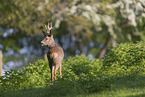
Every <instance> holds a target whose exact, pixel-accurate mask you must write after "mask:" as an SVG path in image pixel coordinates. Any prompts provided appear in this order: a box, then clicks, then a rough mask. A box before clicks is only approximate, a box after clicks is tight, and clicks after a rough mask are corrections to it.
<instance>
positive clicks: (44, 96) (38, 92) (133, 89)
mask: <svg viewBox="0 0 145 97" xmlns="http://www.w3.org/2000/svg"><path fill="white" fill-rule="evenodd" d="M112 80H113V82H112V84H111V85H112V88H111V89H107V90H104V91H100V92H98V93H90V94H88V93H86V94H85V93H84V94H80V95H79V94H77V95H76V94H75V95H73V93H72V94H70V95H65V96H66V97H145V73H144V74H140V75H138V76H125V77H121V78H115V79H112ZM53 91H54V90H50V89H49V88H48V87H39V88H32V89H23V90H17V91H7V92H5V93H3V94H2V97H58V96H59V94H55V93H56V92H54V94H53V93H52V92H53ZM50 94H51V95H50ZM65 96H63V97H65ZM59 97H60V96H59Z"/></svg>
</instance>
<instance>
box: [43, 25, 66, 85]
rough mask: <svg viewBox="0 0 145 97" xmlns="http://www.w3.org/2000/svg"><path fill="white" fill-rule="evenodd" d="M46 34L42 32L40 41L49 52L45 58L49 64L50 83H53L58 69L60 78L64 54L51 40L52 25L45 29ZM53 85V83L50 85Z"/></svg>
mask: <svg viewBox="0 0 145 97" xmlns="http://www.w3.org/2000/svg"><path fill="white" fill-rule="evenodd" d="M45 28H46V32H45V31H43V30H42V32H43V35H44V39H43V40H42V41H41V44H42V46H48V48H49V51H48V53H47V58H48V62H49V67H50V70H51V82H53V79H54V78H55V80H56V71H57V69H58V68H59V73H60V77H61V78H62V74H61V61H62V60H63V57H64V52H63V49H62V48H61V47H60V46H57V45H56V43H55V41H54V39H53V34H52V33H51V29H52V23H51V27H49V23H48V27H46V25H45ZM51 84H52V85H53V83H51Z"/></svg>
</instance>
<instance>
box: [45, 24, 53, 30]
mask: <svg viewBox="0 0 145 97" xmlns="http://www.w3.org/2000/svg"><path fill="white" fill-rule="evenodd" d="M45 28H46V30H49V31H50V30H51V29H52V23H51V26H50V27H49V23H48V27H46V25H45Z"/></svg>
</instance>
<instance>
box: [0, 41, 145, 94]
mask: <svg viewBox="0 0 145 97" xmlns="http://www.w3.org/2000/svg"><path fill="white" fill-rule="evenodd" d="M144 69H145V47H144V42H138V43H137V44H132V43H125V44H120V45H119V46H118V47H116V48H113V49H111V51H110V52H109V53H108V55H106V56H105V59H104V60H103V59H101V60H99V59H93V60H90V59H88V58H86V57H84V56H75V57H69V58H68V59H67V60H63V63H62V77H63V78H62V79H61V78H60V77H59V70H58V71H57V80H56V81H54V85H50V76H51V75H50V69H49V66H48V63H47V62H46V61H44V60H38V61H36V62H35V63H33V64H30V65H28V66H26V67H24V68H23V69H22V70H20V71H14V70H11V71H7V72H5V76H2V77H0V93H2V92H4V91H9V90H18V89H33V88H38V87H47V93H48V95H49V96H53V95H62V96H64V95H69V94H72V93H73V94H84V93H92V92H98V91H102V90H104V89H110V88H111V86H112V85H111V83H113V82H114V80H113V78H114V77H121V76H124V75H125V76H130V75H136V74H138V73H141V72H144ZM52 90H53V91H52Z"/></svg>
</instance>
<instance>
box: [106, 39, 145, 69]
mask: <svg viewBox="0 0 145 97" xmlns="http://www.w3.org/2000/svg"><path fill="white" fill-rule="evenodd" d="M144 59H145V42H143V41H141V42H138V43H136V44H133V43H121V44H120V45H119V46H118V47H116V48H113V49H111V50H110V52H109V53H108V54H107V55H106V56H105V60H104V65H105V66H113V65H116V66H117V65H118V66H122V65H123V66H126V67H129V66H133V65H139V64H142V61H143V60H144Z"/></svg>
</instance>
